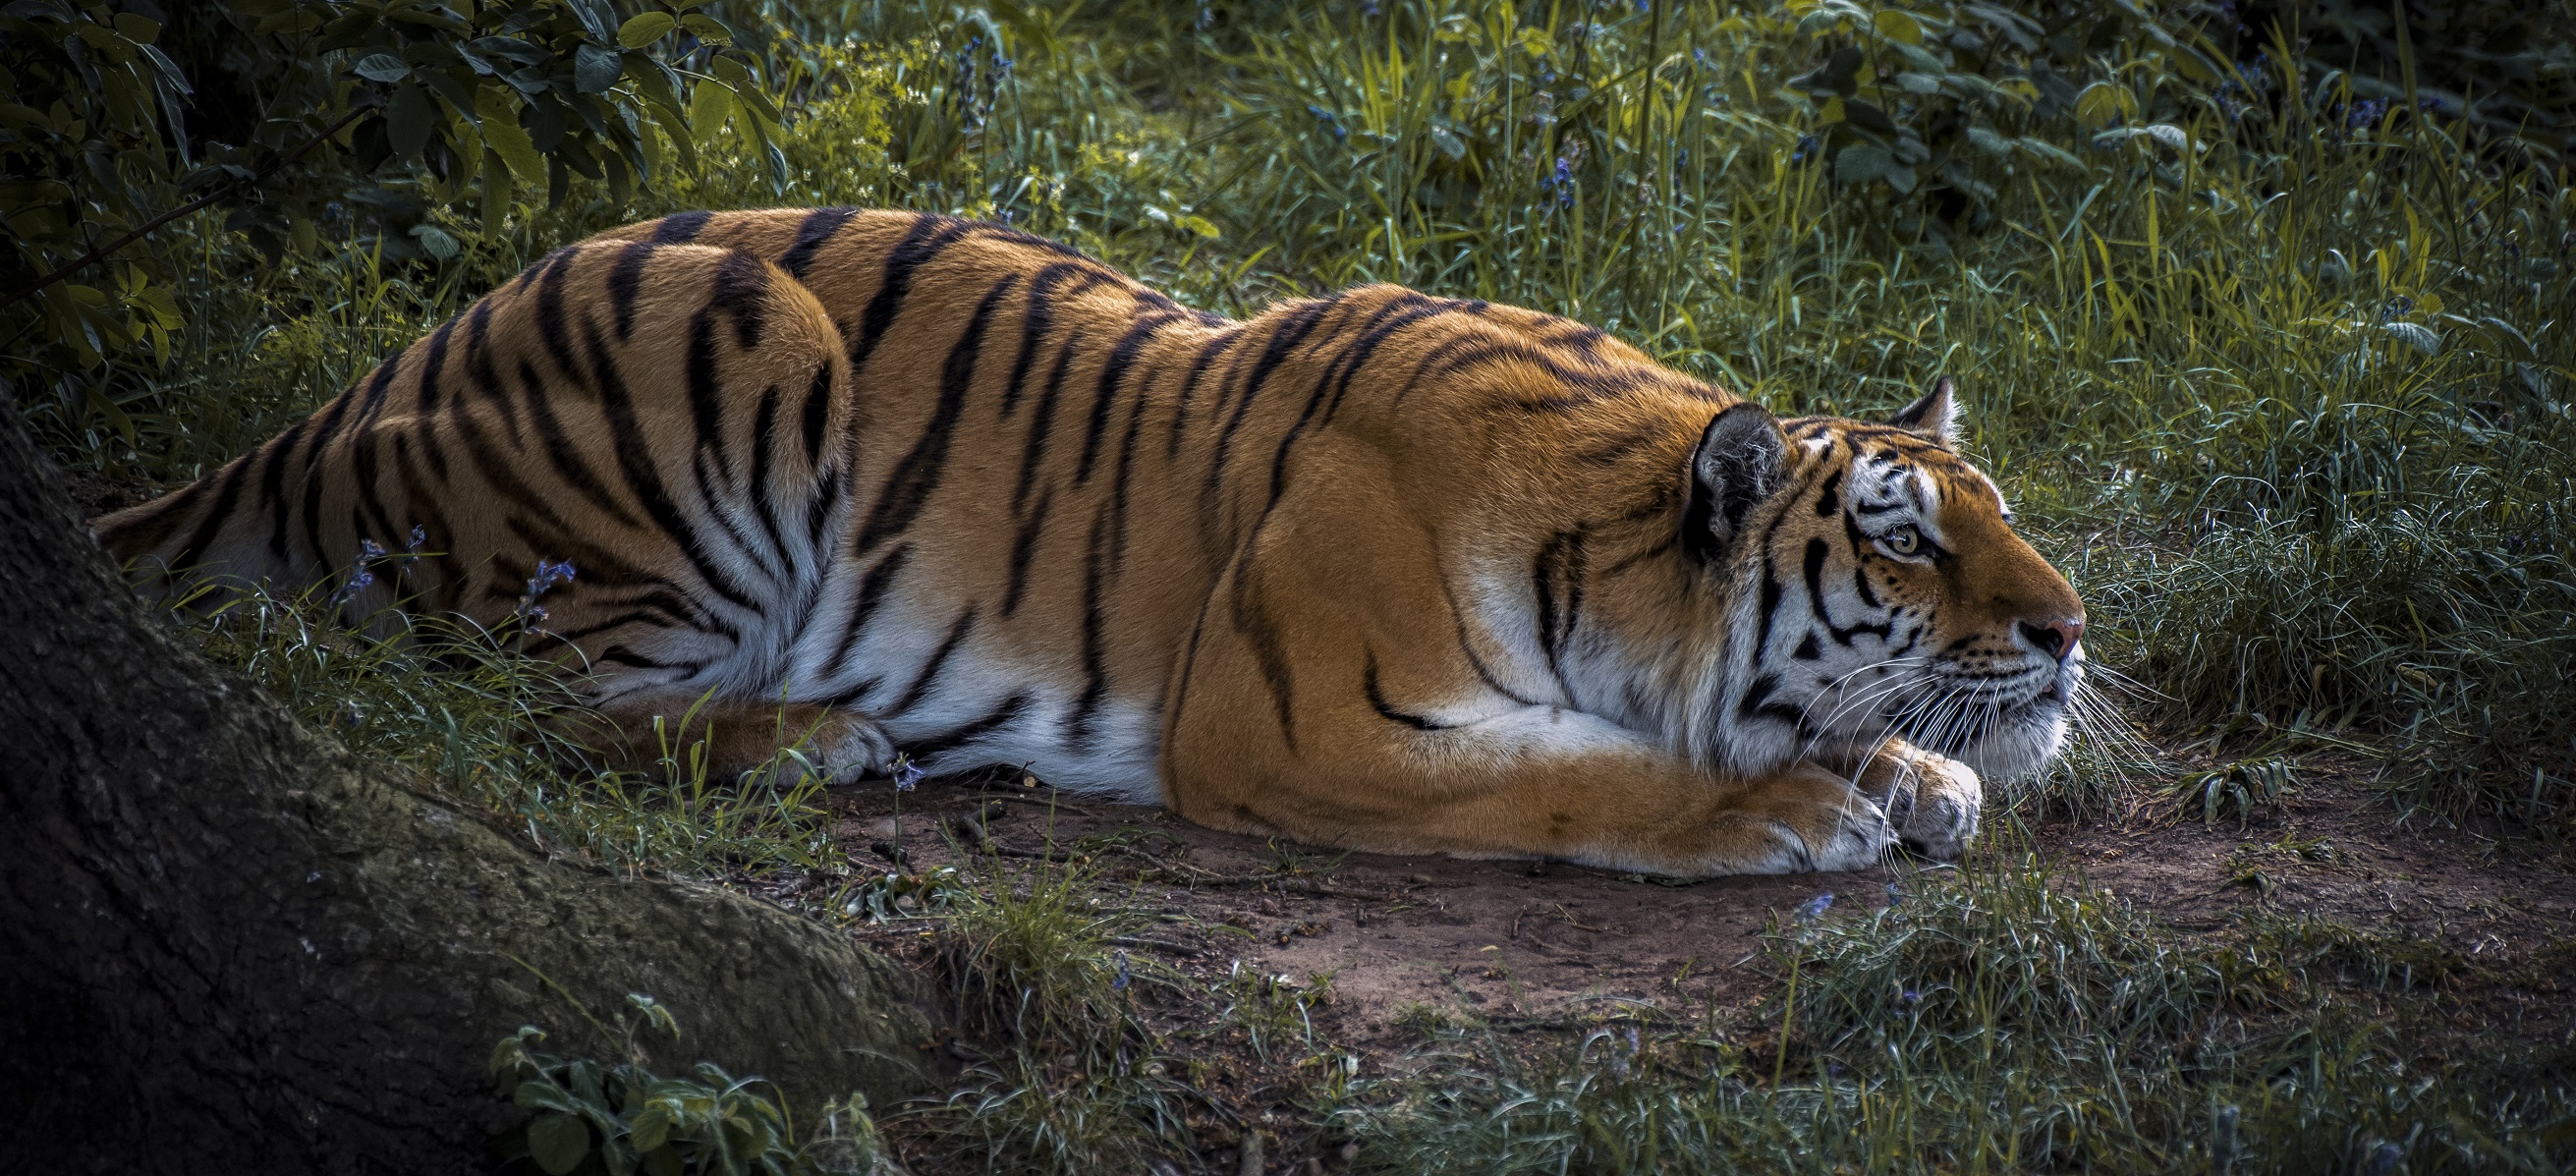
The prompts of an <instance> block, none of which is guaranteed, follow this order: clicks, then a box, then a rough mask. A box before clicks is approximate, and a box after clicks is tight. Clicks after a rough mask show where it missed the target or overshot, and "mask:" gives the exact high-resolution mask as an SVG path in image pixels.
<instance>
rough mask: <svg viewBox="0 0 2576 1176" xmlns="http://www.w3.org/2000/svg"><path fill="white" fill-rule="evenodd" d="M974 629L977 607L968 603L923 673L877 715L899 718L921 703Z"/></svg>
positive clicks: (949, 628)
mask: <svg viewBox="0 0 2576 1176" xmlns="http://www.w3.org/2000/svg"><path fill="white" fill-rule="evenodd" d="M974 631H975V607H974V606H973V605H968V606H967V607H966V611H965V612H963V613H961V614H959V615H958V617H957V620H956V621H955V622H954V623H952V624H950V625H949V626H948V636H947V637H946V638H945V639H944V640H942V641H940V643H939V650H938V652H936V653H933V654H931V655H930V661H929V662H928V663H926V664H924V665H923V666H922V667H921V673H920V674H918V675H916V676H915V677H914V678H913V680H912V685H910V686H907V687H905V688H904V691H903V695H902V697H900V698H897V699H895V700H894V705H893V706H892V707H890V708H888V709H886V710H883V711H879V712H877V717H878V718H881V719H892V718H897V717H900V716H901V715H903V713H904V712H906V711H909V710H911V709H912V708H914V707H916V706H919V705H921V700H922V699H924V698H926V697H928V696H929V695H930V688H931V686H932V685H933V684H934V683H936V682H937V681H938V680H939V671H940V670H941V669H943V668H945V667H946V666H947V665H948V659H949V658H950V657H951V656H954V655H955V654H956V652H957V647H958V646H960V645H963V644H965V643H966V635H967V634H969V633H972V632H974Z"/></svg>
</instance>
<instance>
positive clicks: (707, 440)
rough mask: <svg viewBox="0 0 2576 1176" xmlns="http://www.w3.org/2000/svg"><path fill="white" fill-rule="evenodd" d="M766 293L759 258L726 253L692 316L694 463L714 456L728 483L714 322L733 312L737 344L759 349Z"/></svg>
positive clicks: (730, 470) (690, 382)
mask: <svg viewBox="0 0 2576 1176" xmlns="http://www.w3.org/2000/svg"><path fill="white" fill-rule="evenodd" d="M768 292H769V274H768V272H767V270H766V269H764V268H763V267H762V266H761V264H760V261H759V259H757V258H754V257H752V256H751V255H750V254H747V253H731V254H727V255H726V256H725V259H724V260H723V261H722V262H720V263H718V264H717V266H716V273H715V282H714V289H713V290H711V291H710V292H709V294H708V298H707V301H706V304H705V305H703V306H700V307H699V308H698V310H697V313H695V314H693V315H691V316H689V354H688V360H687V373H688V376H687V386H688V392H689V417H690V421H691V422H692V424H693V425H694V426H695V427H696V429H697V434H698V435H697V444H696V445H695V446H694V447H693V448H694V449H695V451H696V457H694V458H693V459H692V461H693V462H694V461H697V460H703V459H704V458H706V457H709V456H712V457H713V458H714V459H715V463H716V472H717V474H718V475H719V477H720V478H721V479H722V480H723V481H725V482H727V483H731V482H732V481H733V476H734V475H733V462H732V459H731V457H730V456H729V455H728V453H727V450H726V447H725V444H724V389H723V387H722V386H721V382H722V381H721V377H720V376H719V375H718V373H717V371H716V321H715V320H716V316H717V315H719V314H729V315H732V316H733V321H734V344H735V346H736V347H737V348H739V349H741V350H743V351H749V350H751V349H753V348H755V347H758V346H759V345H760V336H761V334H762V332H763V330H764V329H765V328H764V320H765V319H766V317H767V315H766V306H765V305H764V302H765V300H766V298H767V296H768ZM826 370H828V369H826ZM710 505H711V506H712V505H713V502H712V500H710Z"/></svg>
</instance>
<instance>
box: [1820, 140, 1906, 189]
mask: <svg viewBox="0 0 2576 1176" xmlns="http://www.w3.org/2000/svg"><path fill="white" fill-rule="evenodd" d="M1895 167H1896V160H1895V159H1894V158H1893V157H1891V156H1890V155H1888V153H1887V148H1885V147H1881V146H1879V145H1878V144H1876V143H1854V144H1852V145H1851V146H1849V147H1845V148H1843V149H1842V151H1841V152H1839V153H1837V154H1836V155H1835V156H1834V178H1835V179H1836V180H1839V181H1841V182H1843V183H1846V184H1866V183H1868V182H1870V181H1871V180H1875V179H1877V178H1879V177H1881V176H1884V175H1886V174H1887V173H1888V172H1889V171H1890V170H1892V169H1894V168H1895Z"/></svg>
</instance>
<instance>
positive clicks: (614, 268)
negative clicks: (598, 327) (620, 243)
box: [608, 241, 659, 343]
mask: <svg viewBox="0 0 2576 1176" xmlns="http://www.w3.org/2000/svg"><path fill="white" fill-rule="evenodd" d="M656 248H659V247H658V246H656V245H654V244H653V243H652V242H649V241H637V242H635V243H633V244H631V245H628V246H627V247H626V248H624V249H620V250H618V251H617V262H616V264H614V265H611V266H609V267H608V309H609V313H610V314H612V315H614V316H615V317H616V319H617V341H618V342H620V343H623V342H625V341H626V340H627V339H628V338H629V337H630V336H632V335H634V334H635V298H636V295H638V294H640V293H642V292H643V290H644V261H645V259H646V258H649V257H651V256H653V251H654V250H655V249H656Z"/></svg>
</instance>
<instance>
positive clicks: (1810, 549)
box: [1806, 539, 1895, 648]
mask: <svg viewBox="0 0 2576 1176" xmlns="http://www.w3.org/2000/svg"><path fill="white" fill-rule="evenodd" d="M1830 550H1831V548H1830V546H1829V545H1828V544H1827V543H1826V542H1825V541H1824V540H1822V539H1809V540H1807V566H1806V578H1807V607H1808V608H1809V609H1811V610H1812V611H1813V612H1814V613H1815V616H1816V623H1817V624H1819V625H1823V626H1824V627H1825V632H1826V634H1827V635H1829V636H1831V637H1832V638H1833V639H1834V644H1836V645H1840V646H1843V647H1845V648H1849V647H1850V645H1851V643H1852V636H1853V635H1854V634H1857V633H1874V634H1876V635H1877V636H1879V637H1880V638H1882V639H1883V638H1885V637H1887V636H1888V634H1890V633H1892V632H1894V631H1895V630H1894V629H1893V628H1892V627H1891V626H1888V625H1885V624H1878V625H1853V626H1851V627H1850V628H1844V627H1842V626H1840V625H1837V624H1835V623H1834V618H1833V615H1832V614H1831V613H1829V612H1827V611H1825V557H1826V556H1827V555H1828V554H1829V553H1830Z"/></svg>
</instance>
